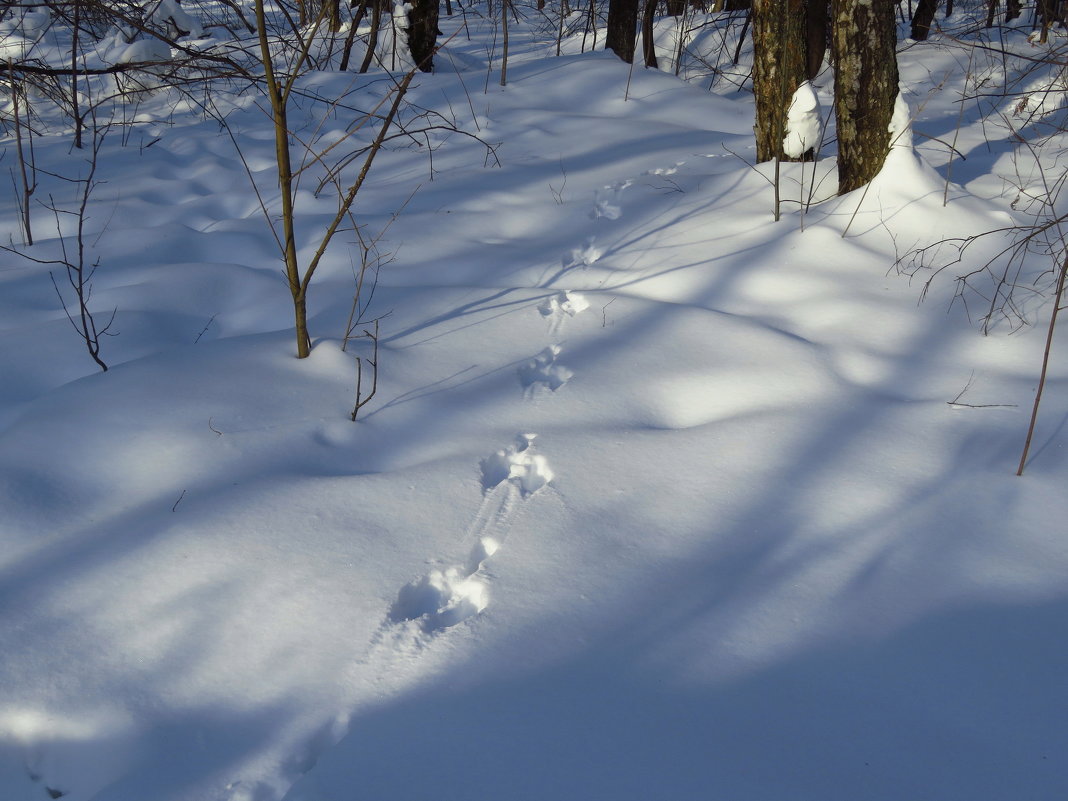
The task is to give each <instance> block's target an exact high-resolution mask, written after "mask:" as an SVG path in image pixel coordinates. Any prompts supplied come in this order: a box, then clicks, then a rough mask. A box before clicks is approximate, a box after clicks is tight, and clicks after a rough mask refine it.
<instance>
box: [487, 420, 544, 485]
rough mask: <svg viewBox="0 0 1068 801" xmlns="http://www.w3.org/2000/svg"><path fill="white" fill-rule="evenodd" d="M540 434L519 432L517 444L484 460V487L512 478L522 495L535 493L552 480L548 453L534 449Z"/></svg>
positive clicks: (511, 480) (516, 439)
mask: <svg viewBox="0 0 1068 801" xmlns="http://www.w3.org/2000/svg"><path fill="white" fill-rule="evenodd" d="M535 437H537V434H520V435H518V436H517V437H516V438H515V444H514V445H509V446H508V447H507V448H503V449H501V450H499V451H497V452H496V453H494V454H493V455H492V456H487V457H486V458H485V459H483V460H482V488H483V489H485V490H490V489H493V488H494V487H496V486H497V485H498V484H502V483H504V482H505V481H510V482H513V483H514V484H515V485H516V486H517V487H518V488H519V489H520V490H521V491H522V493H523V496H524V497H526V496H528V495H533V494H534V493H535V492H537V491H538V490H540V489H541V488H542V487H544V486H545V485H546V484H548V483H549V482H550V481H552V480H553V471H552V470H551V469H550V468H549V463H548V462H547V461H546V459H545V457H544V456H542V455H541V454H538V453H532V450H533V449H532V448H531V446H532V445H533V444H534V439H535Z"/></svg>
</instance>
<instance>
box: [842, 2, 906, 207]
mask: <svg viewBox="0 0 1068 801" xmlns="http://www.w3.org/2000/svg"><path fill="white" fill-rule="evenodd" d="M895 8H896V4H895V3H894V1H893V0H833V3H832V5H831V12H832V20H831V21H832V26H831V49H832V53H833V55H834V64H835V70H836V73H835V81H834V116H835V121H836V123H837V127H838V193H839V194H845V193H846V192H851V191H853V190H854V189H856V188H858V187H860V186H863V185H864V184H866V183H868V182H869V181H870V180H871V179H872V178H874V177H875V176H876V175H877V174H878V172H879V170H880V169H882V166H883V162H884V161H885V159H886V154H887V153H888V152H889V150H890V131H889V126H890V120H891V118H892V117H893V114H894V105H895V103H896V101H897V93H898V73H897V55H896V53H895V46H896V44H897V20H896V19H895V17H894V12H895Z"/></svg>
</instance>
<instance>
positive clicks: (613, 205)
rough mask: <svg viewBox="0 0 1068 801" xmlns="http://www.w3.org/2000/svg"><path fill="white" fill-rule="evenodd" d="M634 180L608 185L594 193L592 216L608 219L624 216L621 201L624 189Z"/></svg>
mask: <svg viewBox="0 0 1068 801" xmlns="http://www.w3.org/2000/svg"><path fill="white" fill-rule="evenodd" d="M632 183H633V181H622V182H621V183H618V184H615V185H614V186H606V187H605V188H604V189H601V190H598V192H597V193H596V194H595V195H594V199H593V208H592V209H591V210H590V217H592V218H593V219H595V220H596V219H598V218H602V217H603V218H604V219H606V220H618V219H619V218H620V217H622V216H623V207H622V206H621V205H620V203H619V199H620V197H621V196H622V195H623V190H625V189H626V188H627V187H628V186H630V185H631V184H632Z"/></svg>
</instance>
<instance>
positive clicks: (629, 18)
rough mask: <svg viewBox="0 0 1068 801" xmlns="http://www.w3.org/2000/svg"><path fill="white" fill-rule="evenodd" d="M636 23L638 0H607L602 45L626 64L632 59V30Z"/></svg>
mask: <svg viewBox="0 0 1068 801" xmlns="http://www.w3.org/2000/svg"><path fill="white" fill-rule="evenodd" d="M637 24H638V0H609V3H608V28H607V31H606V34H605V42H604V46H605V49H606V50H611V51H612V52H613V53H615V54H616V55H617V56H619V57H620V58H621V59H623V60H624V61H626V62H627V63H628V64H630V63H631V62H633V61H634V31H635V28H636V26H637Z"/></svg>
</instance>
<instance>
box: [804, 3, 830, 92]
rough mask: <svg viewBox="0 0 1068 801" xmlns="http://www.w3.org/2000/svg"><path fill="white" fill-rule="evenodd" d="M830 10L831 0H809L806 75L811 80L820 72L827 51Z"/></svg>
mask: <svg viewBox="0 0 1068 801" xmlns="http://www.w3.org/2000/svg"><path fill="white" fill-rule="evenodd" d="M830 10H831V0H809V2H808V29H807V33H808V41H807V42H806V45H805V48H806V51H807V55H808V72H807V73H806V75H807V77H808V79H809V80H810V81H811V80H812V79H813V78H815V77H816V76H817V75H819V74H820V67H822V66H823V57H824V55H826V53H827V33H828V30H829V25H828V20H829V18H830Z"/></svg>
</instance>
